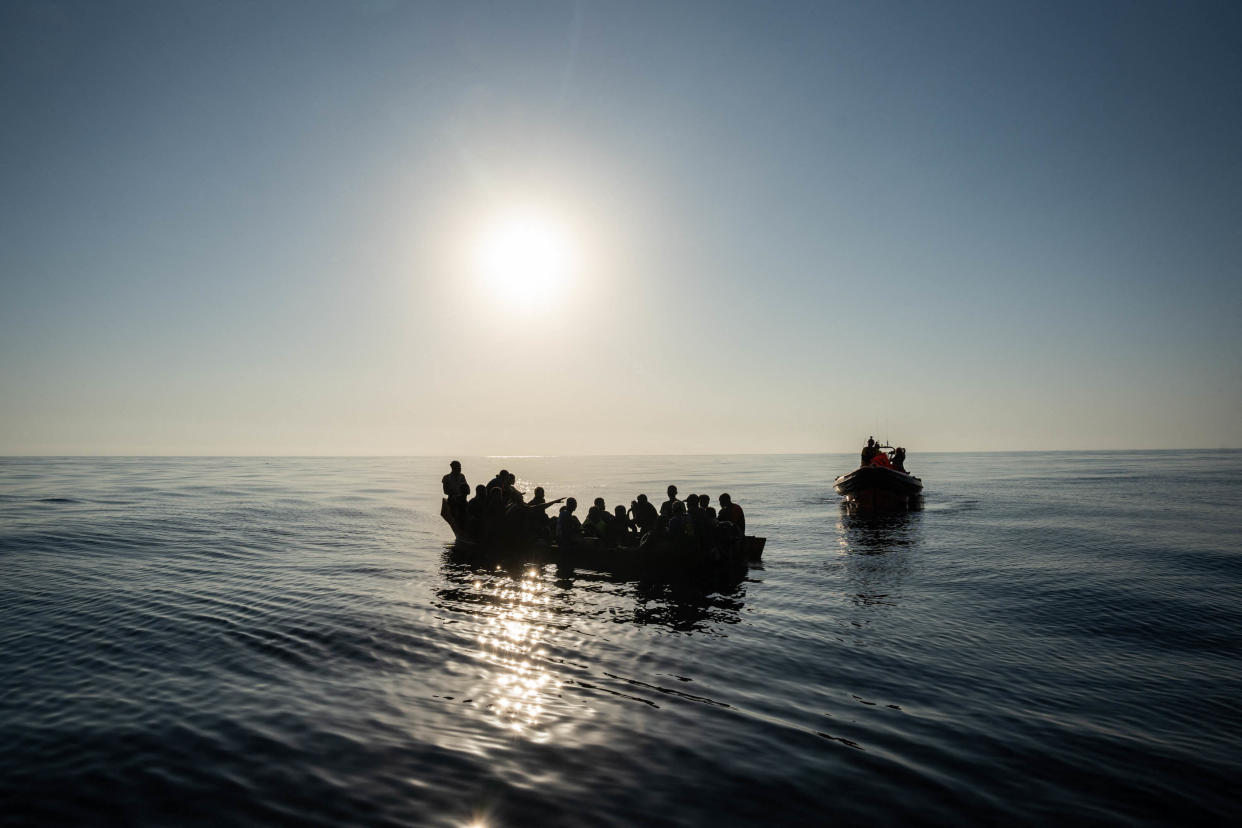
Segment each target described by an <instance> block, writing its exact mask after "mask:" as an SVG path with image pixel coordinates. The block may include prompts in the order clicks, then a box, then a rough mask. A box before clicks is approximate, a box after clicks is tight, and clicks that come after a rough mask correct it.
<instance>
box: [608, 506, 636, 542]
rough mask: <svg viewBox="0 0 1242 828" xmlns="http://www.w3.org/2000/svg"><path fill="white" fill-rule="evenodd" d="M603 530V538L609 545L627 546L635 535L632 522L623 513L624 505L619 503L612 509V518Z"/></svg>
mask: <svg viewBox="0 0 1242 828" xmlns="http://www.w3.org/2000/svg"><path fill="white" fill-rule="evenodd" d="M604 532H605V534H604V540H605V542H607V543H608V544H609V545H611V546H629V545H630V544H631V543H632V542H633V540H634V539H635V538H636V537H637V536H636V535H635V533H634V522H633V521H631V520H630V519H629V517H628V516H627V515H626V514H625V507H624V506H620V505H618V506H617V508H616V509H614V510H613V514H612V520H611V521H610V522H609V523H608V527H607V528H606V529H605V530H604Z"/></svg>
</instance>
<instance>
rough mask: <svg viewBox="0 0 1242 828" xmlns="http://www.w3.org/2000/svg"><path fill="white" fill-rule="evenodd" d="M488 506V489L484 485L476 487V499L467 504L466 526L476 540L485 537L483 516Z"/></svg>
mask: <svg viewBox="0 0 1242 828" xmlns="http://www.w3.org/2000/svg"><path fill="white" fill-rule="evenodd" d="M486 506H487V487H486V486H484V485H483V484H482V483H480V484H479V485H477V486H475V487H474V497H472V498H470V500H468V501H467V502H466V525H467V526H469V528H470V534H471V535H473V536H474V537H476V538H479V537H482V536H483V514H484V509H485V508H486Z"/></svg>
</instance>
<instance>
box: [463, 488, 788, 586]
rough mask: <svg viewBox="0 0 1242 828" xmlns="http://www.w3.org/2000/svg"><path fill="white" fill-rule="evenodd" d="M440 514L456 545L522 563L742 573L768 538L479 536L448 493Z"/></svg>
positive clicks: (636, 572) (626, 571) (627, 571)
mask: <svg viewBox="0 0 1242 828" xmlns="http://www.w3.org/2000/svg"><path fill="white" fill-rule="evenodd" d="M440 517H442V518H444V521H445V523H447V524H448V525H449V528H451V529H452V530H453V536H454V537H455V538H456V543H455V544H454V546H455V548H457V549H458V550H459V551H462V552H468V553H471V554H473V555H474V556H475V557H480V556H483V557H489V558H495V559H496V560H497V561H505V562H514V561H518V559H521V560H520V562H522V563H534V564H544V563H554V564H557V565H558V566H573V567H581V568H584V569H597V570H600V571H604V572H612V573H617V574H626V575H636V576H643V575H648V574H656V575H672V574H681V575H693V574H697V573H712V572H721V571H741V572H743V573H744V572H745V571H746V570H747V568H748V567H749V564H750V563H752V562H757V561H759V560H760V558H761V557H762V556H763V549H764V546H765V545H766V543H767V538H762V537H755V536H753V535H747V536H745V537H741V538H737V539H735V540H734V541H733V542H731V543H720V544H716V545H713V546H711V547H709V548H700V547H699V545H698V544H696V543H694V542H693V539H692V538H687V539H686V541H687V542H685V543H674V542H673V541H670V540H669V539H667V538H658V537H654V536H646V537H644V538H643V539H642V540H641V541H640V540H639V539H638V538H637V537H636V538H635V539H634V542H633V543H632V544H626V545H620V546H618V545H613V544H605V543H604V542H602V541H601V540H599V539H598V538H592V537H582V538H579V539H578V540H577V541H576V542H575V543H574V545H573V546H571V547H566V546H562V545H559V544H557V543H553V542H549V541H547V540H543V539H534V540H532V539H529V538H520V539H513V538H505V539H498V538H493V539H490V540H484V539H482V538H477V537H475V536H474V535H473V533H471V532H470V531H469V529H468V527H465V526H463V525H461V524H460V523H459V522H458V521H457V519H456V517H455V516H454V515H453V513H452V510H450V509H449V505H448V500H447V499H445V500H442V501H441V503H440Z"/></svg>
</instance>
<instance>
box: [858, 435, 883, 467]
mask: <svg viewBox="0 0 1242 828" xmlns="http://www.w3.org/2000/svg"><path fill="white" fill-rule="evenodd" d="M878 451H879V449H878V448H876V447H875V438H874V437H868V438H867V445H866V447H865V448H863V450H862V465H864V466H870V465H871V459H872V458H873V457H875V455H876V452H878Z"/></svg>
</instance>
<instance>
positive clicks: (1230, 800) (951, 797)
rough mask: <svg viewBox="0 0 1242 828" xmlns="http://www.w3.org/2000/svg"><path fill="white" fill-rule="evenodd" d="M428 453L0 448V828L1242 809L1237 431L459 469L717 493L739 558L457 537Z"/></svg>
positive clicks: (1032, 815) (511, 462)
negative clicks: (1169, 437)
mask: <svg viewBox="0 0 1242 828" xmlns="http://www.w3.org/2000/svg"><path fill="white" fill-rule="evenodd" d="M448 459H449V458H443V459H440V458H437V459H434V460H430V459H418V458H412V459H410V458H392V459H390V458H385V459H338V458H331V459H254V458H243V459H145V458H144V459H25V458H10V459H6V460H2V461H0V571H2V573H3V575H2V579H0V619H2V621H3V624H2V626H0V669H2V670H3V672H2V673H0V819H3V820H4V821H5V823H7V824H26V823H30V824H36V823H37V824H57V825H63V824H95V825H100V824H121V823H124V824H138V825H167V824H178V825H194V824H210V825H247V824H272V823H288V822H293V823H301V824H310V825H345V824H364V825H373V824H374V825H380V824H392V825H444V826H464V825H471V824H482V825H489V826H502V825H592V826H595V825H706V824H709V823H716V824H725V825H731V824H737V825H743V824H784V825H827V824H837V823H840V824H861V823H869V824H900V823H914V824H954V825H956V824H1047V823H1051V822H1054V821H1055V822H1066V821H1068V822H1075V823H1082V822H1094V823H1099V824H1170V825H1171V824H1190V823H1195V822H1205V821H1206V822H1215V823H1220V824H1225V823H1230V822H1236V821H1237V820H1238V819H1239V817H1242V804H1240V798H1239V793H1238V788H1239V785H1238V780H1239V778H1242V747H1240V746H1242V659H1240V656H1242V453H1238V452H1224V453H1219V452H1216V453H1214V452H1145V453H1140V452H1133V453H1095V454H1086V455H1083V454H1059V453H1057V454H1008V455H1006V454H988V455H978V456H971V455H925V456H919V455H912V456H911V458H910V460H909V466H910V468H911V470H912V471H914V472H915V473H916V474H920V475H921V476H922V477H923V478H924V481H925V483H926V486H927V496H926V508H925V509H924V510H923V511H921V512H914V513H911V514H907V515H900V516H894V517H889V518H885V519H881V520H873V519H867V518H863V517H857V516H850V515H848V514H846V513H844V512H843V511H842V509H841V508H840V505H839V504H838V502H837V498H836V497H835V496H834V495H833V494H832V493H831V481H832V478H833V477H834V476H835V475H836V474H840V473H843V472H845V471H846V470H848V469H849V468H851V467H852V466H853V464H854V463H856V462H857V461H856V458H855V457H854V456H852V455H851V456H848V457H847V456H783V457H755V456H747V457H632V458H592V459H586V458H525V459H519V458H508V459H486V460H483V459H470V458H462V459H463V461H464V462H465V471H466V474H467V477H468V478H469V479H470V481H471V483H472V484H473V483H480V482H486V480H487V479H488V478H490V477H491V476H492V475H493V474H494V473H495V472H496V470H497V469H498V468H499V467H500V466H502V465H503V466H507V467H508V468H509V469H511V470H512V471H514V472H516V473H517V474H518V475H519V478H520V481H521V482H522V483H523V484H528V485H534V484H542V485H544V486H545V487H546V488H547V490H548V496H549V497H558V496H561V495H566V494H572V495H576V496H577V497H578V499H579V501H584V500H587V501H589V500H590V499H591V498H593V497H595V496H597V495H598V496H603V497H604V498H605V499H606V500H607V502H608V505H609V506H610V507H611V506H612V505H614V504H615V503H617V502H621V503H628V502H629V501H630V499H631V498H632V497H633V496H634V495H635V494H636V493H638V492H639V491H644V492H646V493H647V494H648V495H650V496H652V497H653V498H655V499H656V500H657V501H658V500H660V499H662V498H661V497H660V495H661V493H662V492H663V489H664V487H665V486H666V485H667V484H668V483H669V482H674V483H677V484H678V486H679V487H680V489H681V492H682V493H683V494H685V493H690V492H699V491H703V492H707V493H710V494H711V495H712V498H713V501H714V500H715V498H716V496H717V495H718V494H719V493H720V492H722V491H728V492H730V493H731V494H732V495H733V496H734V499H735V500H737V501H738V502H740V503H741V504H742V506H743V507H744V508H745V509H746V512H747V517H748V521H749V528H750V530H751V531H752V532H754V533H756V534H761V535H766V536H767V538H768V544H767V550H766V552H765V554H764V564H763V566H762V568H756V569H752V570H751V571H750V573H749V576H748V577H747V578H746V579H745V580H742V581H740V582H739V581H729V582H708V583H677V584H665V583H658V582H641V581H628V580H621V579H618V578H615V577H611V576H610V575H608V574H607V573H598V572H591V571H584V570H572V571H571V570H559V571H558V570H557V569H556V568H555V567H552V566H548V567H546V568H543V569H536V568H533V567H522V566H520V565H519V566H513V567H510V568H509V569H494V568H492V567H491V566H482V565H478V564H476V563H474V562H472V561H471V560H469V559H463V558H462V557H460V556H457V555H454V554H450V553H448V552H447V551H446V548H445V544H446V542H447V541H448V540H449V539H450V535H449V533H448V531H447V527H445V526H444V525H443V524H442V522H441V521H440V519H439V517H438V509H439V497H438V489H439V477H440V475H442V474H444V473H445V472H446V471H447V470H448V469H447V461H448Z"/></svg>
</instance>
